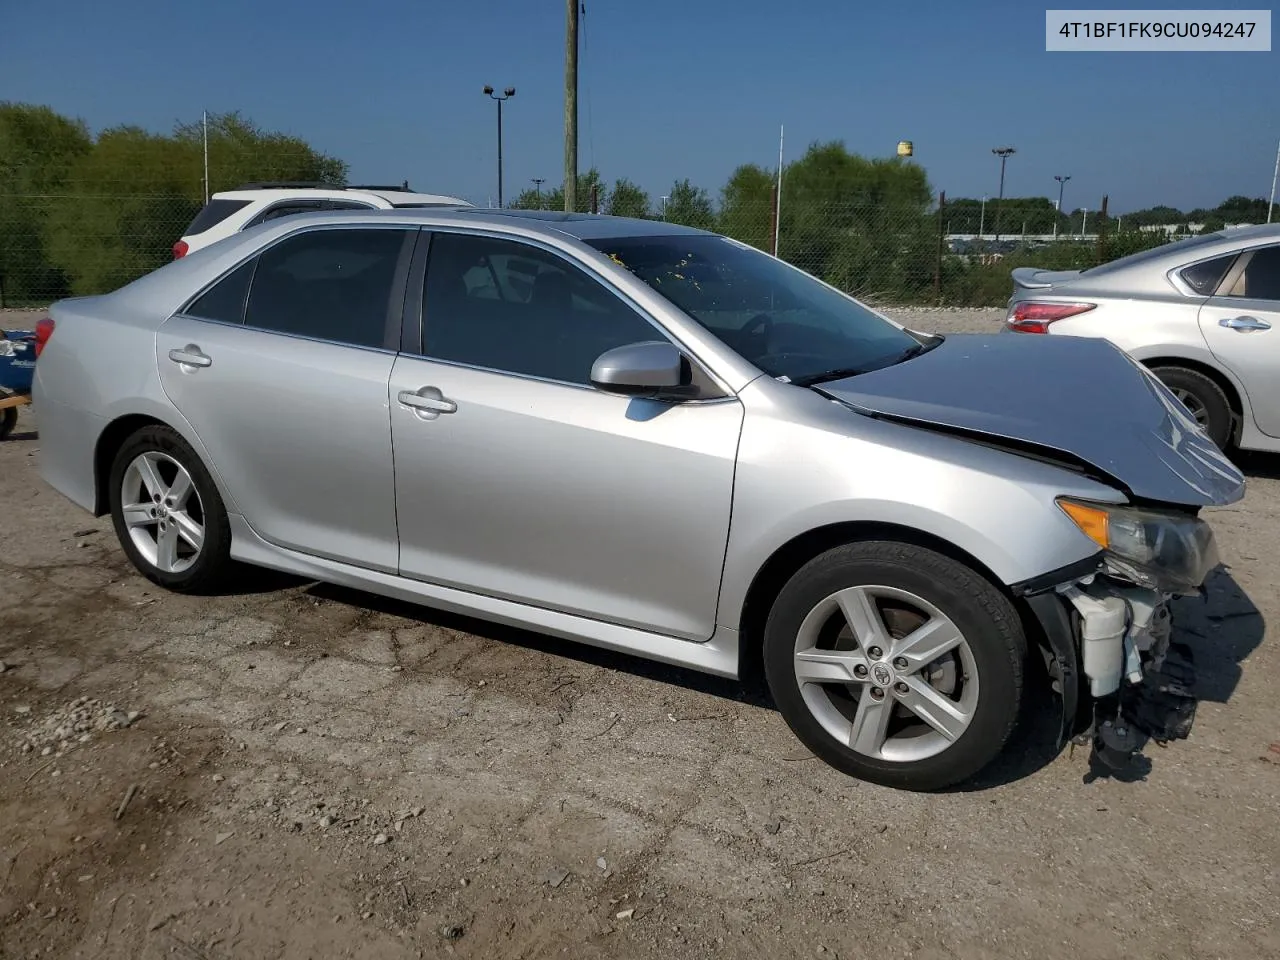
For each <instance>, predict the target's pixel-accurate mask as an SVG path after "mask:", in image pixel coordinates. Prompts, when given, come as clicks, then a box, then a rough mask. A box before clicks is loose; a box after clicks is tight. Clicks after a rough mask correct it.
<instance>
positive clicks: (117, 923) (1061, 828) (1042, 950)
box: [0, 311, 1280, 960]
mask: <svg viewBox="0 0 1280 960" xmlns="http://www.w3.org/2000/svg"><path fill="white" fill-rule="evenodd" d="M999 315H1000V314H999V312H998V311H996V312H991V311H986V312H977V311H969V312H964V313H960V312H951V313H946V312H939V311H904V312H902V313H901V316H902V317H903V318H904V319H906V320H907V321H908V322H909V323H910V324H911V325H913V326H918V327H920V328H923V329H939V330H944V331H946V330H958V329H994V326H995V324H994V322H993V321H994V320H996V319H998V318H999ZM6 323H8V324H9V325H11V326H17V325H18V324H17V322H15V320H14V319H10V318H9V316H7V315H6V316H5V317H4V318H2V319H0V326H4V325H5V324H6ZM37 428H38V424H37V422H36V420H35V418H34V417H33V416H32V415H31V413H30V411H29V410H28V411H24V414H23V416H22V419H21V421H20V424H19V428H18V433H17V435H16V437H15V438H14V439H12V440H9V441H6V442H4V443H0V660H3V665H4V669H3V671H2V672H0V717H2V718H3V719H2V722H0V957H2V958H5V960H8V958H18V957H23V958H28V957H30V958H35V957H57V958H102V960H108V958H121V960H125V958H128V960H158V958H161V957H180V958H190V960H228V958H244V960H250V958H273V960H279V958H288V960H294V958H336V957H366V958H374V957H377V958H401V957H437V956H457V957H475V958H508V957H510V958H515V957H521V958H542V957H553V956H554V957H573V958H593V957H610V958H623V957H625V958H631V957H643V958H658V957H661V958H670V957H760V958H778V957H791V956H799V957H821V958H853V957H862V956H868V955H875V956H877V957H880V958H896V957H915V958H920V960H942V958H958V960H969V958H988V957H1000V958H1005V957H1029V958H1036V960H1050V958H1082V957H1087V958H1113V957H1114V958H1121V957H1126V958H1132V957H1138V958H1168V960H1174V958H1190V957H1195V958H1209V957H1223V958H1260V957H1280V926H1278V925H1277V917H1278V915H1280V897H1278V894H1280V876H1278V871H1280V820H1278V818H1277V811H1280V802H1278V800H1280V743H1277V741H1280V702H1278V700H1277V695H1276V690H1277V685H1278V682H1280V653H1278V652H1277V647H1276V644H1275V643H1268V642H1264V641H1265V640H1266V639H1268V638H1266V636H1265V625H1266V623H1267V622H1268V621H1271V620H1275V619H1276V618H1278V617H1280V585H1278V584H1277V582H1276V580H1275V577H1274V573H1273V571H1274V570H1275V569H1276V567H1277V563H1278V562H1280V479H1277V478H1280V458H1250V459H1249V460H1247V461H1246V462H1245V467H1246V470H1247V472H1248V473H1249V476H1250V481H1249V492H1248V496H1247V498H1246V499H1245V500H1244V501H1243V502H1242V503H1241V504H1238V505H1236V506H1234V507H1230V508H1227V509H1220V510H1214V511H1212V512H1211V516H1212V519H1213V521H1214V523H1215V525H1216V529H1217V533H1218V536H1219V540H1220V545H1221V549H1222V552H1223V555H1224V559H1225V561H1226V562H1227V563H1228V564H1229V566H1230V571H1229V573H1224V574H1222V575H1220V576H1217V577H1216V578H1215V579H1214V580H1213V581H1212V584H1211V590H1210V592H1209V595H1208V598H1207V600H1205V601H1201V600H1189V601H1181V602H1180V603H1179V608H1178V611H1177V616H1178V618H1179V620H1178V624H1179V625H1178V629H1179V630H1180V631H1181V632H1182V634H1183V635H1184V636H1186V637H1187V638H1189V640H1190V641H1191V642H1192V643H1193V645H1194V648H1195V650H1196V654H1197V657H1198V660H1199V662H1200V664H1201V669H1202V671H1203V677H1202V681H1201V684H1200V689H1199V691H1198V692H1199V694H1200V695H1201V697H1202V700H1201V703H1200V706H1199V711H1198V716H1197V722H1196V726H1195V728H1194V730H1193V731H1192V734H1191V737H1190V739H1189V740H1187V741H1183V742H1180V743H1176V744H1173V745H1171V746H1169V747H1167V748H1165V749H1158V748H1154V747H1153V748H1151V749H1150V750H1149V751H1148V757H1149V760H1150V763H1149V769H1146V770H1145V771H1144V772H1142V775H1141V776H1139V777H1137V778H1129V779H1128V780H1127V781H1121V780H1115V779H1104V780H1098V781H1096V782H1093V783H1091V784H1085V783H1084V782H1083V775H1084V773H1085V772H1086V763H1085V762H1086V756H1085V753H1086V751H1084V750H1079V749H1077V750H1076V751H1075V752H1074V755H1072V753H1070V752H1069V751H1066V750H1064V751H1062V752H1061V753H1056V752H1055V751H1054V750H1053V749H1052V743H1051V739H1050V737H1051V735H1050V733H1049V727H1048V724H1047V723H1046V722H1045V715H1044V714H1043V713H1039V714H1037V713H1034V712H1033V713H1032V714H1030V715H1029V716H1028V722H1027V723H1026V724H1025V725H1024V727H1023V729H1022V732H1020V733H1019V735H1018V739H1017V742H1016V743H1015V745H1014V748H1013V749H1012V750H1011V751H1010V753H1009V756H1008V759H1007V761H1005V762H1003V763H1001V764H1000V765H999V766H998V767H997V768H996V769H995V770H993V771H992V772H991V773H990V775H988V776H985V777H984V778H983V780H982V781H981V782H979V783H973V784H967V785H965V787H964V788H962V789H958V790H955V791H952V792H949V793H945V794H941V795H932V796H926V795H912V794H906V793H899V792H894V791H892V790H887V789H883V788H879V787H873V786H868V785H865V784H862V783H859V782H856V781H853V780H850V779H847V778H845V777H843V776H841V775H839V774H837V773H836V772H834V771H833V770H831V769H829V768H827V767H826V766H824V765H823V764H822V763H821V762H819V761H817V760H815V759H813V758H812V757H811V756H810V755H809V754H808V753H807V752H806V751H805V750H804V749H803V748H802V747H801V746H800V744H799V743H798V742H797V741H796V740H795V739H794V738H793V737H792V735H791V734H790V733H789V731H788V730H787V728H786V726H785V725H784V723H783V721H782V719H781V718H780V717H779V716H778V714H777V713H776V712H775V711H774V710H773V709H772V708H771V707H770V706H769V705H768V703H767V700H766V699H765V698H763V697H761V696H759V695H757V694H755V693H743V692H741V691H740V690H739V689H738V688H737V686H736V685H735V684H732V683H728V682H723V681H720V680H716V679H711V678H707V677H702V676H699V675H696V674H692V673H686V672H682V671H678V670H673V669H669V668H665V667H660V666H655V665H652V664H648V663H645V662H643V661H639V660H634V659H631V658H628V657H623V656H615V655H611V654H606V653H601V652H598V651H593V650H591V649H588V648H585V647H579V646H575V645H572V644H569V643H565V642H561V641H557V640H553V639H549V638H545V637H539V636H536V635H532V634H527V633H522V632H519V631H513V630H504V629H498V628H495V627H491V626H487V625H484V624H482V623H478V622H474V621H468V620H463V619H460V618H456V617H449V616H445V615H442V614H437V613H434V612H432V611H430V610H427V609H421V608H414V607H410V606H407V605H404V604H399V603H393V602H389V601H385V600H381V599H378V598H376V597H372V596H368V595H364V594H359V593H355V592H352V591H346V590H338V589H334V588H330V587H324V586H320V585H315V584H309V583H302V582H298V581H295V580H291V579H288V578H284V577H280V576H277V575H274V574H267V573H259V574H254V575H252V576H250V577H249V578H247V580H246V582H245V584H244V587H243V589H242V590H240V591H239V592H237V593H235V594H233V595H228V596H221V597H216V598H186V597H179V596H174V595H168V594H165V593H163V592H161V591H159V590H158V589H157V588H155V587H153V586H152V585H150V584H149V583H148V582H147V581H145V580H143V579H142V578H141V577H139V576H137V575H136V574H135V573H134V572H133V571H132V569H131V568H130V567H129V566H128V565H127V563H126V561H125V559H124V556H123V554H122V553H121V551H120V549H119V547H118V546H117V544H116V542H115V538H114V536H113V534H112V532H111V529H110V524H109V522H108V521H107V520H105V519H104V520H92V519H90V518H88V517H87V516H85V515H84V514H83V513H82V512H81V511H80V510H78V509H77V508H75V507H73V506H72V505H71V504H69V503H68V502H66V501H65V500H64V499H63V498H62V497H60V496H59V495H58V494H56V493H54V492H52V491H51V490H50V489H48V488H47V487H46V486H44V484H43V483H42V482H41V481H40V479H39V478H38V476H37V465H38V462H39V457H40V449H39V448H40V440H39V437H38V433H37Z"/></svg>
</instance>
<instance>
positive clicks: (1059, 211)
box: [1053, 174, 1071, 240]
mask: <svg viewBox="0 0 1280 960" xmlns="http://www.w3.org/2000/svg"><path fill="white" fill-rule="evenodd" d="M1053 179H1055V180H1057V181H1058V206H1057V208H1056V209H1055V210H1054V213H1056V214H1057V216H1055V217H1054V218H1053V239H1055V240H1057V239H1058V220H1059V219H1061V217H1062V188H1063V187H1065V186H1066V185H1067V181H1068V180H1070V179H1071V175H1070V174H1067V175H1066V176H1061V175H1059V174H1054V176H1053Z"/></svg>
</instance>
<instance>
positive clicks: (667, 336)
mask: <svg viewBox="0 0 1280 960" xmlns="http://www.w3.org/2000/svg"><path fill="white" fill-rule="evenodd" d="M422 232H423V234H429V236H427V237H426V242H419V244H418V249H417V250H415V252H414V264H413V266H412V267H411V268H410V271H409V292H408V293H407V295H406V297H405V315H404V324H403V330H404V333H403V336H402V345H401V352H402V353H404V354H406V355H408V356H412V357H415V358H417V359H420V360H426V361H428V362H430V363H440V364H445V365H448V366H452V367H459V368H461V369H464V370H476V371H480V372H483V373H493V374H498V375H499V376H504V377H516V378H518V379H520V380H530V381H534V382H538V383H550V384H555V385H556V386H561V387H573V388H575V389H578V390H587V391H590V392H592V393H599V392H600V391H599V390H597V389H596V388H595V387H593V386H591V385H590V384H586V383H576V382H574V381H572V380H556V379H553V378H551V377H539V376H536V375H534V374H530V373H518V372H516V371H513V370H500V369H498V368H497V367H485V366H481V365H479V364H474V363H464V362H462V361H459V360H445V359H442V358H440V357H433V356H430V355H428V354H427V353H426V351H425V350H424V349H423V343H424V339H425V334H426V327H427V316H426V302H425V299H426V298H425V290H426V279H427V269H428V268H429V267H430V248H431V246H433V244H432V240H433V239H434V237H435V235H436V234H442V233H447V234H455V235H458V236H463V237H485V238H487V239H491V240H503V241H507V242H510V243H517V244H525V245H527V246H530V247H533V248H534V249H536V250H539V251H541V252H543V253H546V254H548V255H549V256H552V257H555V258H556V259H557V260H560V261H562V262H564V263H565V264H567V265H568V266H570V267H576V268H577V269H578V270H580V271H582V272H583V273H585V274H586V275H587V276H588V277H590V278H591V279H592V280H593V281H595V282H596V283H598V284H600V285H601V286H602V287H603V288H604V289H605V290H606V291H607V292H609V293H611V294H613V295H614V296H616V297H617V298H618V299H619V300H621V301H622V302H623V303H624V304H625V305H626V306H628V307H630V308H631V309H632V310H634V311H635V312H636V314H638V315H639V316H640V317H641V318H642V319H643V320H645V321H646V322H647V323H648V324H649V326H651V327H653V329H654V332H655V334H657V336H656V337H655V339H659V340H665V341H666V342H667V343H670V344H672V345H673V346H675V347H677V348H679V349H680V351H681V352H682V353H684V355H685V356H686V357H688V358H689V362H690V363H691V364H692V365H693V366H694V367H695V368H696V372H695V374H694V376H695V377H697V376H698V373H701V375H702V377H703V378H704V379H705V380H706V381H707V383H708V384H709V385H710V386H711V387H712V388H713V389H715V390H717V391H719V394H718V395H716V394H712V395H710V396H706V397H698V398H695V399H691V400H685V401H682V403H719V402H721V401H723V400H736V399H737V394H736V393H735V392H734V391H733V390H730V389H729V387H728V386H727V385H726V384H725V382H724V381H723V380H722V379H721V378H720V377H719V376H717V375H716V373H715V372H714V371H713V370H712V369H711V368H710V367H709V366H708V365H707V364H706V363H704V362H703V361H702V359H701V358H700V357H699V356H698V354H697V353H696V352H695V351H694V350H693V349H692V348H690V347H689V346H688V345H686V344H685V343H683V342H682V341H681V340H680V339H679V338H678V337H676V336H675V335H674V334H673V333H672V332H671V331H670V330H668V329H667V328H666V327H664V326H663V325H662V324H661V323H660V322H659V321H658V320H656V319H655V318H654V317H653V316H652V315H651V314H650V313H649V311H647V310H645V309H644V308H643V307H642V306H640V305H639V304H638V303H636V302H635V300H633V299H632V298H631V297H630V296H628V295H627V293H626V292H625V291H623V290H620V289H619V288H618V287H617V286H615V285H614V284H613V283H611V282H610V281H609V279H608V278H607V277H604V276H601V274H600V273H599V272H597V271H596V270H594V269H593V268H592V266H591V265H590V264H588V263H585V262H584V261H582V260H577V259H574V258H573V257H570V256H568V255H567V254H566V253H565V252H564V251H563V250H559V249H557V248H556V247H555V246H554V245H552V244H550V243H546V242H544V241H542V240H541V239H539V238H535V237H528V236H523V235H521V234H514V233H504V232H502V231H500V230H491V229H469V228H465V227H456V228H455V227H452V226H450V227H436V226H432V227H424V228H423V231H422Z"/></svg>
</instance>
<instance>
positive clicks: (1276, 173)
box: [1267, 144, 1280, 223]
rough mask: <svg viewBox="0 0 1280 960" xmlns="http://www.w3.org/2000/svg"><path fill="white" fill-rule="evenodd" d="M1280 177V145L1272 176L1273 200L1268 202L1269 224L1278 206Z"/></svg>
mask: <svg viewBox="0 0 1280 960" xmlns="http://www.w3.org/2000/svg"><path fill="white" fill-rule="evenodd" d="M1277 177H1280V144H1277V145H1276V169H1275V171H1274V172H1273V173H1272V174H1271V199H1270V200H1269V201H1268V202H1267V223H1270V222H1271V210H1272V208H1273V207H1274V206H1275V205H1276V178H1277Z"/></svg>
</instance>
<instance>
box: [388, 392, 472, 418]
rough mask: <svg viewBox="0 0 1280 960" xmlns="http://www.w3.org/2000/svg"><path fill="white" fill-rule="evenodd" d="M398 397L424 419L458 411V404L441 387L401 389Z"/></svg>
mask: <svg viewBox="0 0 1280 960" xmlns="http://www.w3.org/2000/svg"><path fill="white" fill-rule="evenodd" d="M396 399H397V400H399V401H400V402H401V403H402V404H404V405H405V406H406V407H410V408H412V409H413V412H414V413H416V414H417V415H418V416H419V417H421V418H422V419H424V420H434V419H435V418H436V417H438V416H440V414H442V413H455V412H457V409H458V405H457V404H456V403H454V402H453V401H452V400H449V399H447V398H446V397H445V395H444V394H443V393H441V392H440V388H439V387H419V388H418V389H417V390H401V391H400V392H399V393H398V394H396Z"/></svg>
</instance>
